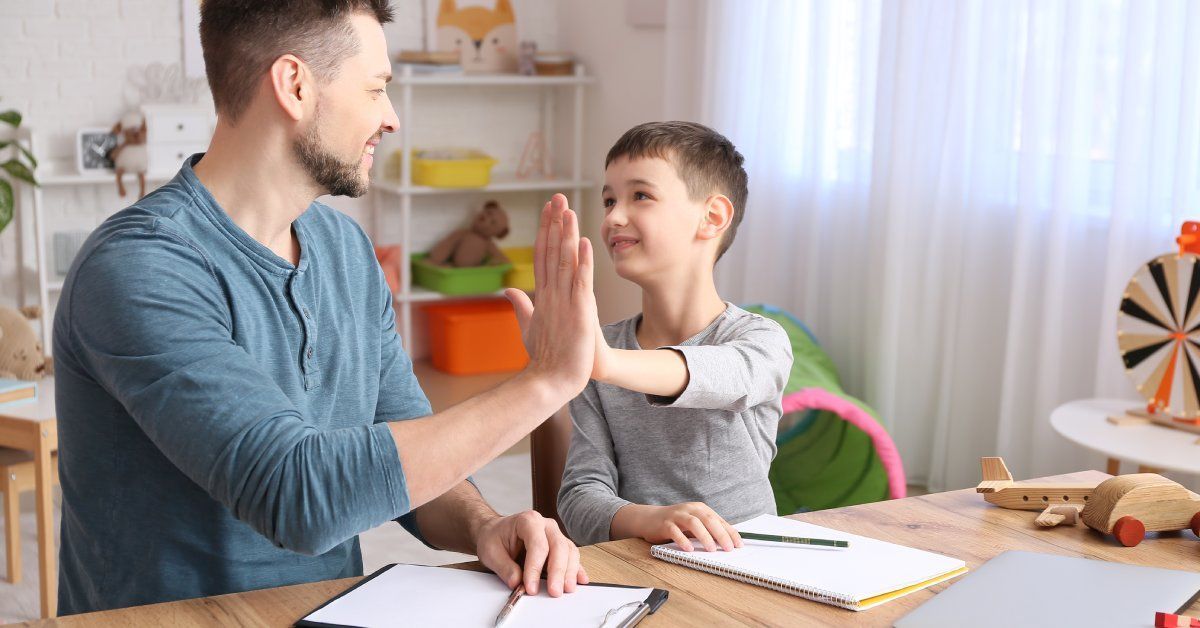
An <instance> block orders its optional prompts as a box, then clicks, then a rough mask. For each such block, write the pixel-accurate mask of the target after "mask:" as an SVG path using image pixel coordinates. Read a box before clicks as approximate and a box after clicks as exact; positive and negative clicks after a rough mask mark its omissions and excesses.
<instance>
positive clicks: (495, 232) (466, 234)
mask: <svg viewBox="0 0 1200 628" xmlns="http://www.w3.org/2000/svg"><path fill="white" fill-rule="evenodd" d="M507 235H508V214H506V213H505V212H504V208H503V207H500V204H499V203H497V202H496V201H488V202H486V203H484V204H483V209H482V210H480V211H479V213H478V214H476V215H475V218H474V220H472V221H471V227H470V228H468V229H458V230H456V231H454V233H451V234H450V235H448V236H446V237H445V238H442V241H441V242H438V243H437V244H436V245H434V247H433V248H432V249H431V250H430V251H429V257H428V258H427V259H428V260H429V262H430V263H433V264H437V265H439V266H445V265H450V266H457V267H458V268H465V267H468V266H483V265H484V264H493V265H496V264H507V263H509V260H508V256H506V255H505V254H504V252H503V251H501V250H500V247H498V246H496V243H495V242H494V241H493V238H495V239H503V238H504V237H505V236H507Z"/></svg>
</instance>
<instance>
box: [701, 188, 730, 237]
mask: <svg viewBox="0 0 1200 628" xmlns="http://www.w3.org/2000/svg"><path fill="white" fill-rule="evenodd" d="M731 224H733V202H732V201H730V200H729V197H728V196H725V195H724V194H714V195H712V196H710V197H708V200H707V201H706V202H705V203H704V217H703V220H702V221H701V223H700V230H699V231H698V232H697V233H696V236H697V237H699V238H700V239H701V240H711V239H713V238H719V237H721V236H722V235H724V234H725V230H726V229H729V225H731Z"/></svg>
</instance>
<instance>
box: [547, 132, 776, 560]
mask: <svg viewBox="0 0 1200 628" xmlns="http://www.w3.org/2000/svg"><path fill="white" fill-rule="evenodd" d="M604 180H605V185H604V188H603V192H602V193H603V198H604V208H605V218H604V223H603V226H602V227H601V236H602V238H603V242H604V244H605V246H606V248H607V249H608V252H609V255H610V256H611V257H612V259H613V263H614V264H615V266H616V271H617V274H618V275H620V276H621V277H623V278H624V279H627V280H629V281H632V282H634V283H636V284H638V285H639V286H640V287H641V288H642V313H641V314H639V315H637V316H634V317H633V318H630V319H628V320H624V321H621V322H619V323H614V324H612V325H607V326H605V327H604V328H603V330H598V331H597V346H596V358H595V364H594V366H593V370H592V380H593V381H591V382H590V383H589V384H588V386H587V388H585V389H584V391H583V393H582V394H581V395H580V396H578V397H576V398H575V399H574V400H573V401H572V402H571V416H572V420H573V422H574V431H573V434H572V437H571V448H570V452H569V453H568V456H567V463H566V470H565V472H564V474H563V483H562V488H561V490H560V491H559V494H558V509H559V513H560V515H561V516H562V519H563V522H564V523H565V524H566V528H567V532H568V533H569V534H570V536H571V537H572V538H573V539H575V541H576V542H577V543H579V544H580V545H583V544H585V543H588V544H590V543H597V542H601V541H608V540H615V539H623V538H630V537H640V538H643V539H645V540H647V541H650V542H652V543H660V542H666V541H675V542H676V543H678V544H679V545H680V546H681V547H682V548H683V549H685V550H689V551H690V550H691V549H693V544H692V542H691V541H690V540H689V538H688V537H691V538H694V539H695V540H696V541H698V542H699V545H702V546H703V547H704V548H705V549H706V550H708V551H715V550H716V548H717V547H718V546H719V547H721V548H722V549H724V550H726V551H728V550H732V549H733V548H734V547H738V546H740V545H741V538H740V537H739V536H738V534H737V531H736V530H734V529H733V527H732V526H731V525H730V524H729V523H728V522H729V521H732V522H735V523H736V522H740V521H744V520H746V519H750V518H752V517H754V516H756V515H760V514H763V513H771V514H774V513H775V498H774V495H773V493H772V491H771V486H770V483H769V482H768V480H767V470H768V468H769V467H770V465H771V460H772V458H774V457H775V452H776V449H775V432H776V427H777V425H778V423H779V417H780V414H781V413H782V408H781V405H780V399H781V396H782V393H783V387H784V384H785V383H786V382H787V378H788V373H789V372H790V370H791V366H792V353H791V343H790V342H789V341H788V338H787V335H786V333H785V332H784V331H783V329H782V328H781V327H780V326H779V325H778V324H776V323H775V322H774V321H770V320H767V319H765V318H762V317H760V316H757V315H754V314H751V313H749V312H746V311H745V310H742V309H740V308H738V307H737V306H734V305H732V304H729V303H726V302H724V301H723V300H722V299H721V297H720V296H719V295H718V294H717V289H716V285H715V284H714V281H713V265H714V264H715V263H716V261H717V260H718V259H720V257H721V255H722V254H724V253H725V251H726V250H727V249H728V248H729V245H730V244H731V243H732V242H733V238H734V235H735V234H736V232H737V227H738V224H739V223H740V222H741V220H742V214H743V212H744V210H745V203H746V195H747V190H746V171H745V170H744V169H743V168H742V156H741V154H739V153H738V152H737V150H736V149H735V148H734V146H733V144H732V143H731V142H730V141H729V140H727V139H726V138H725V137H723V136H722V135H720V134H719V133H717V132H715V131H713V130H712V129H709V128H708V127H705V126H703V125H700V124H695V123H691V122H652V123H647V124H643V125H640V126H637V127H634V128H633V129H630V130H629V131H628V132H626V133H625V135H623V136H622V137H621V138H620V139H619V140H617V143H616V144H615V145H614V146H613V147H612V149H611V150H609V152H608V157H607V159H606V160H605V177H604ZM643 349H646V350H643Z"/></svg>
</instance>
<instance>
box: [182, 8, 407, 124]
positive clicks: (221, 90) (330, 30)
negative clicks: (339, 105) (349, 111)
mask: <svg viewBox="0 0 1200 628" xmlns="http://www.w3.org/2000/svg"><path fill="white" fill-rule="evenodd" d="M355 13H363V14H366V15H370V16H373V17H374V18H375V19H376V20H378V21H379V23H380V24H386V23H388V22H391V21H392V8H391V6H390V5H389V0H203V2H202V3H201V5H200V46H201V48H203V50H204V66H205V71H206V72H207V74H208V85H209V88H210V89H211V90H212V95H213V103H214V104H215V105H216V108H217V112H218V113H219V114H221V115H224V116H227V117H228V118H229V120H230V121H236V120H237V118H238V117H239V116H240V115H241V114H242V113H243V112H245V110H246V108H247V107H248V106H249V105H250V101H251V99H253V97H254V92H255V90H256V89H257V88H258V84H259V81H261V80H262V77H263V73H265V72H266V71H267V70H268V69H269V68H270V67H271V64H272V63H274V62H275V60H276V59H278V58H279V57H281V56H282V55H285V54H294V55H296V56H297V57H299V58H300V59H301V60H303V61H304V62H305V63H306V64H308V66H309V68H311V69H312V71H313V73H314V74H315V75H316V77H317V80H319V81H321V82H323V83H327V82H329V81H330V80H332V79H333V78H334V77H336V76H337V71H338V68H339V67H340V66H341V64H342V61H343V60H345V59H346V58H347V57H350V56H353V55H355V54H357V52H358V40H357V39H356V38H355V36H354V30H353V29H352V28H351V26H350V20H349V18H350V16H351V15H352V14H355Z"/></svg>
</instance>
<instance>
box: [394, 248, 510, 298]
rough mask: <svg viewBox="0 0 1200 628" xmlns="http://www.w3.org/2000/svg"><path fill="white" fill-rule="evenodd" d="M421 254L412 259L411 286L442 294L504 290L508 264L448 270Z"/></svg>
mask: <svg viewBox="0 0 1200 628" xmlns="http://www.w3.org/2000/svg"><path fill="white" fill-rule="evenodd" d="M425 257H426V254H425V253H418V254H416V255H413V256H412V271H413V283H414V284H416V285H418V286H421V287H423V288H429V289H430V290H434V291H436V292H441V293H442V294H455V295H464V294H486V293H489V292H496V291H498V290H500V289H501V288H503V287H504V273H507V272H508V271H510V270H512V264H496V265H493V266H475V267H471V268H452V267H449V266H438V265H436V264H431V263H429V262H428V261H426V259H425Z"/></svg>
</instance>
